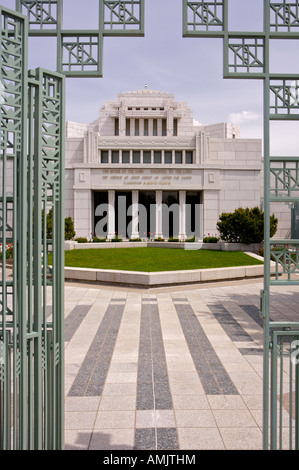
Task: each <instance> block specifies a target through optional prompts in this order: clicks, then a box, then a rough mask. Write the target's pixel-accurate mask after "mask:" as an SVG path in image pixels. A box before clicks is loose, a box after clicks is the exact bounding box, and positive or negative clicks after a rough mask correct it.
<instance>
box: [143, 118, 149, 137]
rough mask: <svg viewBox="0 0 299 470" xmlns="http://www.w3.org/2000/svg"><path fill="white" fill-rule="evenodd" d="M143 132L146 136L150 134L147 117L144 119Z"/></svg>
mask: <svg viewBox="0 0 299 470" xmlns="http://www.w3.org/2000/svg"><path fill="white" fill-rule="evenodd" d="M143 134H144V136H145V137H147V136H148V119H145V120H144V130H143Z"/></svg>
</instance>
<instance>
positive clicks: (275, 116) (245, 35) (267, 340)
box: [183, 0, 299, 450]
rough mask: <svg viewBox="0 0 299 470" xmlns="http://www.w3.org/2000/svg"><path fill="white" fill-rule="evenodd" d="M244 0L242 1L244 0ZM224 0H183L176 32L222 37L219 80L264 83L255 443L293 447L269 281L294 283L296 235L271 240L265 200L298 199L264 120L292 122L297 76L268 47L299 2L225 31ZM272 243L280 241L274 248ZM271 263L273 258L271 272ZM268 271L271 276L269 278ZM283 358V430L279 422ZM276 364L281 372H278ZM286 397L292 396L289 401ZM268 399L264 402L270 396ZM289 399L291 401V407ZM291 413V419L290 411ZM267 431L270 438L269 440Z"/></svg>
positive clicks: (298, 178)
mask: <svg viewBox="0 0 299 470" xmlns="http://www.w3.org/2000/svg"><path fill="white" fill-rule="evenodd" d="M248 4H250V0H248ZM228 7H229V0H209V1H203V0H201V1H189V0H183V36H184V37H213V38H220V39H222V40H223V45H224V78H245V79H259V80H263V84H264V93H263V95H264V96H263V100H264V103H263V104H264V219H265V220H264V232H265V233H264V289H263V291H262V292H261V315H262V318H263V322H264V396H263V447H264V449H268V448H269V447H270V448H271V449H276V448H278V447H280V448H282V447H283V446H285V445H286V444H285V440H286V439H287V440H288V446H289V448H290V449H292V448H295V449H297V450H298V449H299V446H298V445H299V443H298V436H299V417H298V408H299V386H298V364H296V365H295V367H293V355H292V347H293V346H292V345H293V344H295V343H296V342H297V341H298V338H299V320H298V321H292V322H285V321H283V320H281V321H275V322H273V321H271V318H270V306H271V298H272V296H271V286H273V285H280V286H290V285H298V284H299V281H298V278H296V277H295V276H296V274H298V273H299V240H298V239H295V240H294V239H291V240H286V239H284V240H273V239H271V233H270V208H271V203H274V202H275V203H294V202H298V201H299V171H298V169H299V156H295V157H274V156H271V153H270V123H271V121H273V120H276V121H278V120H281V121H291V120H292V121H295V120H296V121H298V120H299V99H298V96H299V75H297V74H286V73H280V74H273V73H271V70H270V44H271V42H272V41H274V40H275V39H283V40H285V39H292V40H298V39H299V28H298V25H299V0H289V1H288V0H284V1H282V0H281V1H277V0H264V30H263V31H262V32H238V31H229V29H228V13H229V10H228ZM277 245H280V246H277ZM271 260H274V262H275V269H274V272H272V269H273V268H272V267H271V264H270V263H271ZM271 276H273V277H271ZM286 361H288V365H289V367H288V371H287V374H288V377H289V383H288V384H287V385H288V391H289V394H288V396H289V401H288V408H289V413H290V421H289V427H288V429H287V430H286V429H285V428H284V427H283V423H282V415H283V406H284V405H283V401H284V398H285V397H286V393H285V389H286V384H285V381H284V374H283V371H284V369H286V367H287V365H286ZM282 368H284V369H282ZM293 397H294V398H293ZM270 398H271V401H270ZM293 400H294V404H293ZM294 408H295V414H294V417H293V419H292V410H293V409H294ZM269 436H270V438H269Z"/></svg>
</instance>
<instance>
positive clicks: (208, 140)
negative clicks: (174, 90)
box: [65, 89, 262, 239]
mask: <svg viewBox="0 0 299 470" xmlns="http://www.w3.org/2000/svg"><path fill="white" fill-rule="evenodd" d="M261 177H262V143H261V140H258V139H257V140H254V139H241V138H240V131H239V128H238V127H237V126H236V125H234V124H230V123H221V124H215V125H202V124H199V123H197V122H195V121H194V118H193V111H192V109H191V108H190V107H189V106H188V105H187V104H186V103H184V102H177V101H175V98H174V96H173V95H172V94H169V93H164V92H156V91H152V90H148V89H144V90H140V91H136V92H127V93H121V94H119V95H118V99H117V100H116V101H112V102H106V103H105V104H104V105H103V107H102V108H101V110H100V113H99V118H98V119H97V120H96V121H94V122H93V123H92V124H88V125H87V124H78V123H73V122H68V123H67V139H66V190H65V209H66V216H71V217H72V218H73V220H74V224H75V231H76V236H82V237H87V238H91V236H92V235H91V234H95V233H96V231H97V230H96V229H97V226H98V225H97V223H98V222H99V221H100V220H102V221H103V220H104V219H105V222H106V225H105V226H104V225H103V224H102V225H101V226H104V232H103V233H104V235H106V236H107V238H110V239H111V238H113V237H114V236H115V234H116V232H117V235H119V236H122V237H123V238H129V237H130V238H148V237H149V238H157V237H164V238H168V237H169V236H173V237H174V238H179V239H185V238H186V237H188V236H192V234H193V233H194V234H195V235H196V236H197V237H198V238H202V237H203V236H204V235H206V236H207V235H208V234H210V235H214V234H216V233H217V229H216V224H217V222H218V220H219V215H220V214H221V213H222V212H231V211H234V210H235V209H236V208H238V207H254V206H259V207H260V206H261V200H262V185H261ZM120 195H122V197H124V196H128V199H129V201H128V206H131V212H130V213H129V214H130V218H129V219H128V220H130V222H131V225H130V231H129V232H127V233H121V230H119V226H118V219H117V214H119V207H120V203H121V200H120V199H118V198H119V197H120ZM167 198H168V199H167ZM166 199H167V201H168V203H169V204H170V202H169V201H172V202H173V203H177V206H178V213H177V219H178V220H177V224H176V225H175V223H174V222H173V226H172V228H171V229H170V231H169V233H164V232H165V228H164V225H163V224H164V222H165V212H163V210H164V209H163V207H164V205H165V202H166ZM144 201H151V204H152V206H151V207H153V210H154V217H153V218H154V219H155V220H154V221H153V225H151V223H150V222H149V223H148V225H147V226H146V228H144V227H142V228H141V227H140V223H139V222H140V221H139V214H140V213H139V214H138V203H139V204H142V202H144ZM100 203H101V204H102V203H105V204H106V205H107V211H106V212H105V213H103V214H102V219H101V215H99V211H98V213H97V214H98V215H97V216H96V211H97V209H98V206H99V204H100ZM147 204H149V202H147ZM188 204H189V205H190V207H192V211H193V219H192V220H193V222H192V224H193V226H192V227H189V226H188V227H189V229H188V227H187V225H188V223H187V220H186V217H187V215H186V214H187V209H186V207H187V206H188ZM146 207H147V208H148V207H149V205H147V206H146ZM123 209H127V206H126V207H123ZM194 210H195V211H197V210H200V227H199V229H198V227H197V226H196V230H197V232H196V233H195V232H194V230H193V229H194V220H195V219H196V216H195V215H194V214H195V212H194ZM166 214H167V213H166ZM194 217H195V219H194ZM171 220H174V219H171ZM196 220H199V219H196ZM122 229H123V228H122ZM96 234H97V233H96ZM101 234H102V232H101ZM97 235H98V234H97Z"/></svg>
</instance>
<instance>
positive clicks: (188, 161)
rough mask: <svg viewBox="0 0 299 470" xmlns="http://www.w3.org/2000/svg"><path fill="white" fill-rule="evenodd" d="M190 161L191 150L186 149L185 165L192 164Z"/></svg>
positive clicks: (191, 158)
mask: <svg viewBox="0 0 299 470" xmlns="http://www.w3.org/2000/svg"><path fill="white" fill-rule="evenodd" d="M192 163H193V152H192V151H189V150H187V151H186V164H187V165H192Z"/></svg>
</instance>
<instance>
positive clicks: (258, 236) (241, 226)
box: [217, 207, 278, 244]
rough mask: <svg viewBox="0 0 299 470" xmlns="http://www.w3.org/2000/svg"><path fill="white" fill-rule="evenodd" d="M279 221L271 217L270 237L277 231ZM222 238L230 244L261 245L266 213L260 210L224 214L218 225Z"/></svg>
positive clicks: (243, 210) (238, 210)
mask: <svg viewBox="0 0 299 470" xmlns="http://www.w3.org/2000/svg"><path fill="white" fill-rule="evenodd" d="M277 225H278V219H276V218H275V216H274V214H273V215H271V217H270V236H271V237H273V236H274V235H275V233H276V231H277ZM217 229H218V230H219V233H220V237H221V239H222V240H223V241H225V242H229V243H245V244H249V243H261V242H262V241H263V240H264V213H263V212H262V211H261V210H260V209H259V208H258V207H254V208H253V209H249V208H246V209H243V208H239V209H236V210H235V212H231V213H222V214H221V215H220V217H219V222H218V223H217Z"/></svg>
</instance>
